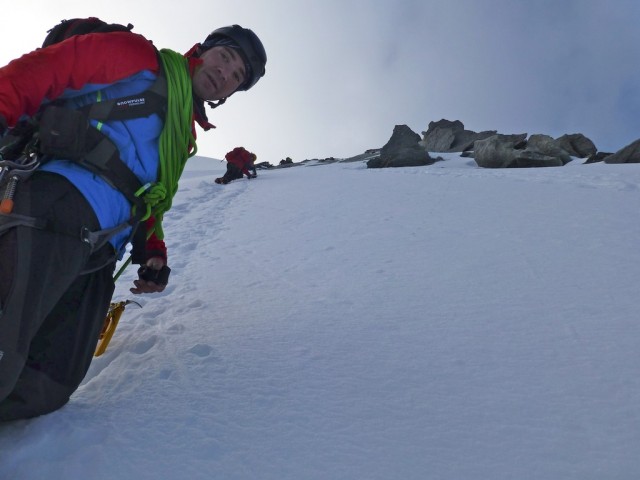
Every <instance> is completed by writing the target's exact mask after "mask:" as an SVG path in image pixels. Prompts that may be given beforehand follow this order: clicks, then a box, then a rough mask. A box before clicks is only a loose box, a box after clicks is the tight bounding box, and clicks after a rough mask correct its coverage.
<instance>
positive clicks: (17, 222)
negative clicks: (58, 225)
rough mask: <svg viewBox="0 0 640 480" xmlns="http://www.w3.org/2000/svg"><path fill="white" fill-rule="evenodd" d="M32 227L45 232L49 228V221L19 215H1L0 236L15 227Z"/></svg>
mask: <svg viewBox="0 0 640 480" xmlns="http://www.w3.org/2000/svg"><path fill="white" fill-rule="evenodd" d="M21 226H22V227H31V228H37V229H40V230H43V229H44V228H46V226H47V221H46V220H43V219H41V218H35V217H29V216H27V215H19V214H17V213H10V214H5V213H0V234H2V233H3V232H4V231H5V230H9V229H10V228H13V227H21Z"/></svg>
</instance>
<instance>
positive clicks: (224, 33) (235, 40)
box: [201, 25, 267, 90]
mask: <svg viewBox="0 0 640 480" xmlns="http://www.w3.org/2000/svg"><path fill="white" fill-rule="evenodd" d="M229 41H230V42H229ZM216 45H228V46H230V47H232V48H237V49H238V50H239V51H240V53H241V54H242V57H243V60H244V64H245V71H246V76H247V78H246V80H245V81H244V83H243V84H242V85H240V86H239V87H238V90H249V89H250V88H251V87H253V86H254V85H255V84H256V83H258V80H260V78H261V77H263V76H264V74H265V65H266V64H267V52H266V51H265V50H264V46H263V45H262V42H261V41H260V39H259V38H258V36H257V35H256V34H255V33H253V31H252V30H250V29H248V28H242V27H241V26H240V25H231V26H228V27H222V28H218V29H216V30H214V31H213V32H211V34H209V36H208V37H207V38H206V40H205V41H204V42H202V45H201V48H202V49H204V50H208V49H209V48H211V47H215V46H216Z"/></svg>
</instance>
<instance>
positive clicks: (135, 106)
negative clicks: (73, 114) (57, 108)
mask: <svg viewBox="0 0 640 480" xmlns="http://www.w3.org/2000/svg"><path fill="white" fill-rule="evenodd" d="M166 100H167V79H166V77H165V75H164V72H163V70H162V68H160V71H159V73H158V76H157V77H156V79H155V81H154V82H153V84H152V85H151V87H149V88H148V89H147V90H145V91H144V92H141V93H139V94H136V95H128V96H126V97H119V98H112V99H110V100H103V101H101V102H97V103H93V104H90V105H87V106H86V107H83V108H81V109H80V110H82V111H83V112H85V113H86V114H87V116H88V117H89V118H90V119H92V120H97V121H99V122H105V121H107V120H129V119H131V118H140V117H148V116H149V115H151V114H153V113H157V114H159V115H164V111H165V106H166Z"/></svg>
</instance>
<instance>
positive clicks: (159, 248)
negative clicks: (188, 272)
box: [145, 217, 167, 263]
mask: <svg viewBox="0 0 640 480" xmlns="http://www.w3.org/2000/svg"><path fill="white" fill-rule="evenodd" d="M155 223H156V219H155V218H154V217H149V219H148V220H147V221H146V223H145V226H146V227H147V231H150V230H151V229H152V228H153V226H154V225H155ZM145 250H146V252H145V253H146V257H147V260H149V259H150V258H152V257H160V258H163V259H164V263H167V246H166V245H165V243H164V240H160V239H159V238H158V237H157V236H156V234H155V233H152V234H151V236H150V237H149V238H148V239H147V243H146V245H145Z"/></svg>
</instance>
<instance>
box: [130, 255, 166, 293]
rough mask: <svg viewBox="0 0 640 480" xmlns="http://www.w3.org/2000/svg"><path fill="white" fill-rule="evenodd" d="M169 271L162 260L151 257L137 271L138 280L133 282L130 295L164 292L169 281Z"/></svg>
mask: <svg viewBox="0 0 640 480" xmlns="http://www.w3.org/2000/svg"><path fill="white" fill-rule="evenodd" d="M170 273H171V269H170V268H169V267H167V266H166V265H165V264H164V259H162V258H160V257H153V258H150V259H149V260H147V263H146V265H142V266H141V267H140V268H139V269H138V279H137V280H134V281H133V284H134V285H135V287H134V288H130V289H129V291H130V292H131V293H135V294H140V293H159V292H162V291H164V289H165V287H166V286H167V283H168V281H169V274H170Z"/></svg>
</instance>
